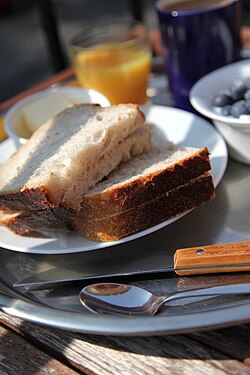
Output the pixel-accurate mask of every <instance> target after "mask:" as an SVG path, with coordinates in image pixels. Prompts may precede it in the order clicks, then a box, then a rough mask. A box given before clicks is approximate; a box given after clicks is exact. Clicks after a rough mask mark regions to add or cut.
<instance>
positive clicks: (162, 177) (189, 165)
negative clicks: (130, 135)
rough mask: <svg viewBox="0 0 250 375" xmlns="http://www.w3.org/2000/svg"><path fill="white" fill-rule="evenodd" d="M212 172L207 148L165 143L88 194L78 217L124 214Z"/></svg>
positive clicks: (137, 157)
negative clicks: (207, 172)
mask: <svg viewBox="0 0 250 375" xmlns="http://www.w3.org/2000/svg"><path fill="white" fill-rule="evenodd" d="M210 168H211V165H210V160H209V152H208V149H207V147H203V148H201V149H198V148H193V147H182V146H177V145H173V144H170V143H168V142H165V147H163V146H161V147H160V148H153V149H152V150H151V151H150V152H148V153H144V154H142V155H140V156H136V157H134V158H132V159H131V160H129V161H128V162H127V163H123V164H121V165H120V166H119V167H118V168H117V169H116V170H115V171H113V172H111V173H110V174H109V176H108V177H107V179H105V180H104V181H103V182H100V183H98V184H97V185H95V187H94V188H92V189H91V190H89V191H88V192H87V193H86V194H85V195H84V196H83V200H82V209H81V211H79V212H78V216H80V217H82V218H83V219H84V218H86V219H87V220H89V219H90V218H95V219H97V218H103V217H105V216H110V215H114V214H117V213H119V212H123V211H125V210H128V209H130V208H133V207H135V206H138V205H140V204H142V203H144V202H145V201H149V200H152V199H155V198H156V197H158V196H159V195H161V194H163V193H166V192H167V191H169V190H173V189H175V188H176V187H178V186H181V185H183V184H185V183H187V182H188V181H190V180H192V179H194V178H196V177H198V176H200V175H202V174H204V173H205V172H206V171H209V170H210Z"/></svg>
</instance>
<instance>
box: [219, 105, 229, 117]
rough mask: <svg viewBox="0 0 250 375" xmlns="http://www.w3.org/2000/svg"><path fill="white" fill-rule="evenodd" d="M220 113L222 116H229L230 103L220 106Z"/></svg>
mask: <svg viewBox="0 0 250 375" xmlns="http://www.w3.org/2000/svg"><path fill="white" fill-rule="evenodd" d="M221 114H222V115H223V116H230V115H231V105H229V104H228V105H225V106H224V107H222V108H221Z"/></svg>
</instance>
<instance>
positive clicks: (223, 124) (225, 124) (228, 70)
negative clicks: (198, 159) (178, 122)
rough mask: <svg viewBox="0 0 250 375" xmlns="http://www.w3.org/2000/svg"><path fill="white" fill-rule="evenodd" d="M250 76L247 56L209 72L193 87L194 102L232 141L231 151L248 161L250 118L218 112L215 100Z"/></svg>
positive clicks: (228, 142) (230, 153) (249, 162)
mask: <svg viewBox="0 0 250 375" xmlns="http://www.w3.org/2000/svg"><path fill="white" fill-rule="evenodd" d="M249 77H250V59H245V60H242V61H239V62H236V63H233V64H229V65H226V66H224V67H222V68H219V69H216V70H215V71H213V72H211V73H209V74H206V75H205V76H204V77H203V78H201V79H200V80H199V81H198V82H196V83H195V84H194V86H193V87H192V89H191V91H190V95H189V98H190V102H191V104H192V106H193V107H194V108H195V109H196V110H197V111H198V112H200V113H201V114H202V115H204V116H206V117H207V118H208V119H211V120H212V121H213V123H214V125H215V126H216V128H217V129H218V130H219V132H220V133H221V134H222V135H223V137H224V139H225V140H226V143H227V145H228V151H229V155H230V156H231V157H232V158H233V159H235V160H237V161H239V162H241V163H244V164H250V120H249V118H245V119H244V118H242V119H237V118H233V117H229V116H223V115H221V114H220V113H217V112H216V111H215V109H214V108H213V105H212V100H213V98H214V96H215V95H216V94H218V93H219V91H221V90H224V89H227V88H228V86H229V85H230V84H231V83H232V82H233V81H234V80H236V79H238V78H240V79H246V78H249Z"/></svg>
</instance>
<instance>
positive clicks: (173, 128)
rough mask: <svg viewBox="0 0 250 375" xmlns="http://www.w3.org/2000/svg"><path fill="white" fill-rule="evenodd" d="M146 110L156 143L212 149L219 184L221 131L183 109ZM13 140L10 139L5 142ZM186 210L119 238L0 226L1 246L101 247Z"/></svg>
mask: <svg viewBox="0 0 250 375" xmlns="http://www.w3.org/2000/svg"><path fill="white" fill-rule="evenodd" d="M144 110H145V114H146V120H147V122H148V123H149V124H150V123H152V124H155V127H156V129H155V132H154V136H153V142H154V143H158V142H159V141H160V140H161V139H162V138H163V137H165V138H167V139H168V140H169V141H171V142H173V143H176V144H181V145H186V146H192V147H203V146H207V147H208V149H209V151H210V153H211V174H212V176H213V179H214V185H215V186H217V185H218V184H219V182H220V181H221V179H222V177H223V175H224V172H225V169H226V166H227V147H226V144H225V141H224V139H223V138H222V136H221V135H220V134H219V132H218V131H217V130H216V129H215V128H214V127H213V126H212V125H211V124H210V123H208V122H207V121H205V120H203V119H202V118H200V117H198V116H195V115H194V114H192V113H189V112H185V111H182V110H180V109H176V108H170V107H164V106H155V105H153V106H148V107H146V108H145V109H144ZM10 141H11V140H10V139H8V140H6V141H5V142H10ZM3 143H4V142H3ZM1 147H3V144H1V146H0V150H1ZM5 149H6V150H7V149H8V147H5ZM0 155H1V152H0ZM1 161H2V160H0V163H1ZM189 212H190V211H189ZM186 214H188V212H186V213H184V214H182V215H179V216H177V217H175V218H172V219H170V220H167V221H165V222H163V223H160V224H158V225H155V226H153V227H151V228H148V229H145V230H143V231H141V232H138V233H135V234H132V235H130V236H127V237H124V238H122V239H120V240H118V241H115V242H95V241H89V240H87V239H86V238H84V237H82V236H80V235H79V234H77V233H75V232H72V231H68V230H66V229H65V228H64V227H61V228H58V229H55V228H48V229H47V230H46V231H44V232H43V233H41V232H39V233H38V232H37V233H36V234H33V235H30V236H19V235H17V234H14V233H12V232H10V231H9V230H8V229H6V228H4V227H3V226H0V246H2V247H3V248H6V249H9V250H14V251H19V252H25V253H33V254H69V253H77V252H84V251H89V250H99V249H103V248H106V247H112V246H115V245H119V244H122V243H126V242H128V241H132V240H135V239H138V238H140V237H143V236H145V235H148V234H150V233H153V232H155V231H157V230H159V229H161V228H164V227H166V226H168V225H170V224H171V223H173V222H175V221H176V220H179V219H180V218H181V217H183V216H184V215H186Z"/></svg>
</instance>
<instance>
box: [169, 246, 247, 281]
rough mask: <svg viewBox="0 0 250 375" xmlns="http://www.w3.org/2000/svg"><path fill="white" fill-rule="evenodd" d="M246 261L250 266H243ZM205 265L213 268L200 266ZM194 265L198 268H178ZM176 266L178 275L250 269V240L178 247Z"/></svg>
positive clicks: (175, 257)
mask: <svg viewBox="0 0 250 375" xmlns="http://www.w3.org/2000/svg"><path fill="white" fill-rule="evenodd" d="M245 263H249V266H241V265H242V264H245ZM225 265H228V266H225ZM230 265H231V266H230ZM232 265H235V266H233V267H232ZM237 265H238V266H237ZM205 266H213V268H203V269H202V268H199V267H205ZM217 266H218V267H217ZM192 267H197V269H194V270H178V269H179V268H192ZM214 267H215V268H214ZM174 268H175V272H176V273H177V274H178V275H196V274H197V275H198V274H205V273H220V272H240V271H250V241H244V242H232V243H228V244H218V245H210V246H199V247H191V248H185V249H178V250H176V252H175V254H174Z"/></svg>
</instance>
